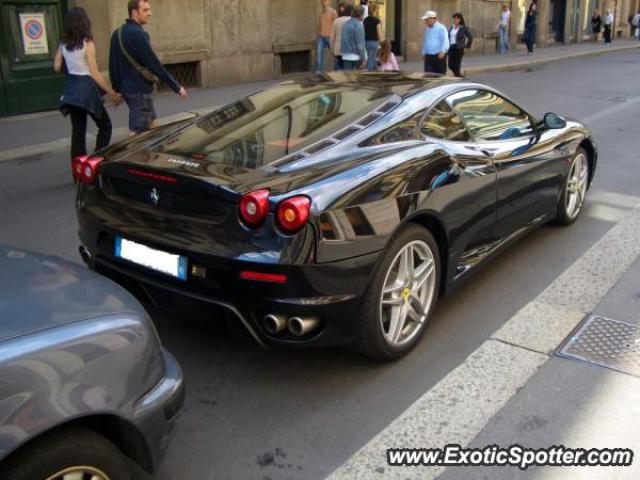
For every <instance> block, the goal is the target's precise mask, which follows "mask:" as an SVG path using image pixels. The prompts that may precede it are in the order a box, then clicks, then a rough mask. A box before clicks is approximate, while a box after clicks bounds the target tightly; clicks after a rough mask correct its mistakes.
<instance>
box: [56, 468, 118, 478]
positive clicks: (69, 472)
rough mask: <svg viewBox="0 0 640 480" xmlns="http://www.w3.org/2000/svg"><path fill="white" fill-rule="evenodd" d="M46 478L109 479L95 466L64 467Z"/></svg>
mask: <svg viewBox="0 0 640 480" xmlns="http://www.w3.org/2000/svg"><path fill="white" fill-rule="evenodd" d="M47 480H111V479H110V478H109V476H107V474H106V473H104V472H101V471H100V470H98V469H97V468H93V467H84V466H76V467H70V468H65V469H64V470H62V471H61V472H58V473H56V474H54V475H52V476H50V477H49V478H47Z"/></svg>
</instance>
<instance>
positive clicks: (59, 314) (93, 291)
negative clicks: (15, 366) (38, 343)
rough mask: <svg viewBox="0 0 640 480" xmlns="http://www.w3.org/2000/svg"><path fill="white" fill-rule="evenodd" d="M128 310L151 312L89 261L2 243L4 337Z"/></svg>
mask: <svg viewBox="0 0 640 480" xmlns="http://www.w3.org/2000/svg"><path fill="white" fill-rule="evenodd" d="M125 312H127V313H131V314H132V315H135V316H140V315H145V313H144V310H143V309H142V307H141V306H140V304H139V303H138V302H137V301H136V300H135V298H133V297H132V296H131V294H129V293H128V292H126V291H125V290H124V289H123V288H121V287H120V286H118V285H116V284H115V283H113V282H111V281H110V280H107V279H106V278H104V277H102V276H100V275H98V274H97V273H94V272H92V271H90V270H88V269H87V268H85V267H84V266H81V265H78V264H76V263H72V262H68V261H65V260H62V259H60V258H57V257H51V256H45V255H40V254H37V253H32V252H27V251H25V250H23V249H21V248H12V247H7V246H3V245H0V342H2V341H4V340H7V339H11V338H15V337H20V336H24V335H29V334H32V333H36V332H38V331H42V330H47V329H50V328H55V327H59V326H62V325H64V324H68V323H73V322H77V321H81V320H85V319H89V318H99V317H110V316H113V315H121V314H123V313H125Z"/></svg>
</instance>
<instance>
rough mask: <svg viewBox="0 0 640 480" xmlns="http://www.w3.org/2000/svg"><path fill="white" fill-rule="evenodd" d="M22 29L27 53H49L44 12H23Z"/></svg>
mask: <svg viewBox="0 0 640 480" xmlns="http://www.w3.org/2000/svg"><path fill="white" fill-rule="evenodd" d="M20 31H21V32H22V45H23V46H24V54H25V55H42V54H45V55H46V54H48V53H49V44H48V43H47V24H46V23H45V18H44V13H21V14H20Z"/></svg>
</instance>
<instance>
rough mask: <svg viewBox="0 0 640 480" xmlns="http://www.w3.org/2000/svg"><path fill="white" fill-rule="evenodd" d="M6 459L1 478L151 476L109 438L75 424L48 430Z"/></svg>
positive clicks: (81, 479) (46, 479)
mask: <svg viewBox="0 0 640 480" xmlns="http://www.w3.org/2000/svg"><path fill="white" fill-rule="evenodd" d="M34 459H37V461H34ZM5 462H6V463H4V464H3V469H2V471H1V473H0V478H3V479H4V478H10V479H11V480H134V478H135V479H140V478H148V477H147V475H146V473H145V472H142V471H141V470H140V469H139V467H136V465H134V464H133V461H132V460H131V459H129V458H128V457H127V456H126V455H125V454H124V453H122V451H120V449H118V447H116V446H115V445H114V444H113V443H111V442H110V441H109V440H107V439H106V438H104V437H103V436H101V435H99V434H97V433H95V432H93V431H91V430H86V429H83V428H75V427H71V428H63V429H61V430H57V431H54V432H51V433H49V434H45V435H43V436H41V437H39V438H37V439H35V440H34V441H32V442H30V443H28V444H27V445H26V446H24V447H23V448H21V449H20V450H18V451H17V452H16V453H14V454H12V455H11V456H10V457H9V458H8V459H7V460H6V461H5Z"/></svg>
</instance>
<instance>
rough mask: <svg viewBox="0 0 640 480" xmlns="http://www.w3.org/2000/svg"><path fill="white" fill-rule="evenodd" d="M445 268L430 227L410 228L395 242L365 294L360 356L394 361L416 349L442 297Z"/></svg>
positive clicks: (396, 238)
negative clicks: (438, 299) (439, 295)
mask: <svg viewBox="0 0 640 480" xmlns="http://www.w3.org/2000/svg"><path fill="white" fill-rule="evenodd" d="M440 265H441V262H440V254H439V249H438V244H437V243H436V241H435V239H434V238H433V235H431V233H430V232H429V231H428V230H426V229H425V228H422V227H420V226H418V225H414V224H411V225H408V226H407V227H405V228H404V229H403V230H402V231H400V232H399V233H398V234H397V235H396V236H395V237H394V238H393V239H392V240H391V242H390V244H389V246H388V248H387V250H386V252H385V253H384V254H383V256H382V258H381V259H380V261H379V262H378V265H377V266H376V268H375V270H374V273H373V276H372V278H371V282H370V283H369V287H368V288H367V291H366V293H365V295H364V299H363V302H362V312H361V314H360V318H359V325H358V328H359V337H358V340H357V343H356V345H355V347H356V349H357V350H358V351H360V352H362V353H364V354H365V355H367V356H369V357H371V358H374V359H377V360H387V361H388V360H394V359H397V358H400V357H402V356H403V355H406V354H407V353H408V352H409V351H410V350H411V349H413V347H415V345H416V344H417V343H418V341H419V340H420V338H421V337H422V335H423V333H424V331H425V329H426V326H427V324H428V322H429V319H430V317H431V314H432V312H433V309H434V307H435V304H436V301H437V298H438V292H439V285H440V275H441V272H440V268H441V267H440Z"/></svg>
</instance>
